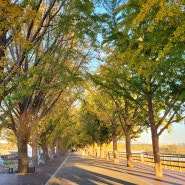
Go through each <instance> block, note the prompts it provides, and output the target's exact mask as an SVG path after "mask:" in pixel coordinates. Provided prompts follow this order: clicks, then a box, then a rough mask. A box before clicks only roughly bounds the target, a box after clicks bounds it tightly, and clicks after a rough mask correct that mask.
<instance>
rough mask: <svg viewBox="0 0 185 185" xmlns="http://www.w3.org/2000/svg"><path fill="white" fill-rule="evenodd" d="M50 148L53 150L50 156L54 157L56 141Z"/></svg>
mask: <svg viewBox="0 0 185 185" xmlns="http://www.w3.org/2000/svg"><path fill="white" fill-rule="evenodd" d="M50 150H51V153H50V158H51V159H54V156H55V144H54V142H53V143H52V144H51V146H50Z"/></svg>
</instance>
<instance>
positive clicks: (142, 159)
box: [140, 153, 145, 163]
mask: <svg viewBox="0 0 185 185" xmlns="http://www.w3.org/2000/svg"><path fill="white" fill-rule="evenodd" d="M140 157H141V163H144V162H145V161H144V154H142V153H141V154H140Z"/></svg>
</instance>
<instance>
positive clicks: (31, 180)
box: [0, 155, 67, 185]
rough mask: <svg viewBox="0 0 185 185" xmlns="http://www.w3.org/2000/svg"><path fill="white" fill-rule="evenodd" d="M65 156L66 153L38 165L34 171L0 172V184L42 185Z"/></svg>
mask: <svg viewBox="0 0 185 185" xmlns="http://www.w3.org/2000/svg"><path fill="white" fill-rule="evenodd" d="M66 157H67V155H62V156H61V157H60V158H55V159H54V160H52V161H50V162H48V163H47V164H41V165H39V166H38V167H36V172H35V173H30V174H26V175H19V174H17V173H13V174H9V173H0V185H44V184H45V183H46V182H47V181H48V179H49V178H50V177H51V176H52V174H54V173H55V171H56V170H57V169H58V167H59V166H60V164H61V163H62V162H63V161H64V160H65V158H66Z"/></svg>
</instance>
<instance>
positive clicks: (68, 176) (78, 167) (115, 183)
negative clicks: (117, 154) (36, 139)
mask: <svg viewBox="0 0 185 185" xmlns="http://www.w3.org/2000/svg"><path fill="white" fill-rule="evenodd" d="M166 173H167V172H166ZM168 173H169V171H168ZM178 174H180V175H179V176H177V175H176V174H175V172H174V173H173V172H172V173H170V174H168V175H167V174H165V177H163V178H161V179H160V178H155V176H154V171H153V167H148V166H136V167H134V168H127V167H126V166H125V165H123V164H121V165H120V164H113V163H112V161H106V160H103V159H98V158H93V157H90V156H82V155H80V154H78V153H71V154H69V155H68V157H67V158H66V159H65V161H64V162H63V163H62V164H61V166H60V167H59V168H58V170H57V171H56V172H55V174H54V175H53V176H52V177H51V178H50V180H49V181H48V182H47V183H46V185H183V184H185V174H184V173H178ZM181 175H182V176H181Z"/></svg>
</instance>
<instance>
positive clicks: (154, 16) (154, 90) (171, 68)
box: [111, 0, 184, 177]
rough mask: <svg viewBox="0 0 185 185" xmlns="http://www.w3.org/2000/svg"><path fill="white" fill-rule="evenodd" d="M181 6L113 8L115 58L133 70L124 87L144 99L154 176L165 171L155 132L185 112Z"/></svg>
mask: <svg viewBox="0 0 185 185" xmlns="http://www.w3.org/2000/svg"><path fill="white" fill-rule="evenodd" d="M183 9H184V5H183V2H182V1H178V2H176V1H157V0H154V1H135V0H129V1H127V2H125V3H124V4H123V5H122V6H120V7H119V8H118V9H117V10H116V12H115V13H116V15H117V16H118V17H120V19H119V22H118V24H117V25H116V26H117V32H113V33H112V40H111V43H113V41H115V48H116V49H117V51H118V53H117V55H116V56H117V61H119V62H117V64H118V65H119V66H121V67H123V68H124V67H126V70H130V71H132V73H131V76H128V77H127V78H126V79H125V80H126V83H127V84H128V86H127V87H128V88H130V89H133V90H134V89H135V93H136V94H138V95H140V96H142V97H143V101H144V104H146V105H147V114H148V121H149V123H150V128H151V135H152V144H153V153H154V163H155V174H156V176H157V177H162V176H163V173H162V167H161V162H160V151H159V136H160V135H161V134H162V133H163V131H164V130H165V129H167V128H168V127H169V126H170V124H172V123H174V122H180V121H181V120H182V119H183V118H184V116H183V114H182V112H183V110H184V99H183V89H184V84H183V79H184V56H183V55H184V44H183V43H184V37H183V33H184V29H183V28H184V10H183ZM164 25H165V26H164ZM138 103H140V102H138Z"/></svg>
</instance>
